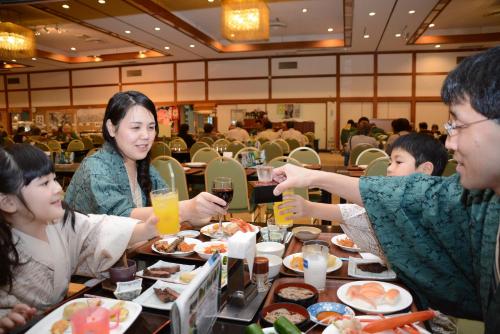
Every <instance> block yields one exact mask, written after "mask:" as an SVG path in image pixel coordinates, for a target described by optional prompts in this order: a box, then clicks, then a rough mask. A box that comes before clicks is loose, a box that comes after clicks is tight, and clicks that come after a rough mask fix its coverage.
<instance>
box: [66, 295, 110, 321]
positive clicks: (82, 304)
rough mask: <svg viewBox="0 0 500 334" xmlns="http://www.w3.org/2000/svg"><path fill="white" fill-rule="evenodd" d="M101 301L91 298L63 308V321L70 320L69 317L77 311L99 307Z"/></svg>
mask: <svg viewBox="0 0 500 334" xmlns="http://www.w3.org/2000/svg"><path fill="white" fill-rule="evenodd" d="M101 304H102V300H101V299H100V298H91V299H87V301H80V302H74V303H71V304H69V305H67V306H66V307H64V310H63V319H64V320H71V317H72V316H73V314H75V313H76V312H77V311H80V310H83V309H85V308H87V307H97V306H101Z"/></svg>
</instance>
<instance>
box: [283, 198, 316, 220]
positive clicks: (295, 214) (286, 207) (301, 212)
mask: <svg viewBox="0 0 500 334" xmlns="http://www.w3.org/2000/svg"><path fill="white" fill-rule="evenodd" d="M283 201H284V203H283V204H281V205H280V206H279V207H278V208H279V210H280V212H282V213H283V214H286V213H292V215H290V216H287V217H286V220H293V219H296V218H302V217H311V213H310V208H309V204H310V202H309V201H306V200H305V199H304V198H302V197H301V196H299V195H286V196H284V197H283Z"/></svg>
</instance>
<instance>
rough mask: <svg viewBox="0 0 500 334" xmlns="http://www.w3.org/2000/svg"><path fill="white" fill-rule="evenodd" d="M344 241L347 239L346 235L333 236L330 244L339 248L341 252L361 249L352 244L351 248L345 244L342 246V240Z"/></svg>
mask: <svg viewBox="0 0 500 334" xmlns="http://www.w3.org/2000/svg"><path fill="white" fill-rule="evenodd" d="M345 239H349V237H348V236H347V235H346V234H339V235H336V236H334V237H333V238H332V240H331V241H332V244H334V245H335V246H337V247H340V248H342V249H343V250H346V251H348V252H359V251H361V249H360V248H359V247H358V246H357V245H356V244H353V246H346V245H345V244H342V240H345ZM349 240H350V239H349Z"/></svg>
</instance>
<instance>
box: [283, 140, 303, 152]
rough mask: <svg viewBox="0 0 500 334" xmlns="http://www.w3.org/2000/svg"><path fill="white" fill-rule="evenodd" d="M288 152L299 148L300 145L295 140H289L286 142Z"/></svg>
mask: <svg viewBox="0 0 500 334" xmlns="http://www.w3.org/2000/svg"><path fill="white" fill-rule="evenodd" d="M286 142H287V144H288V147H289V148H290V151H293V150H295V149H296V148H297V147H300V143H299V141H298V140H297V139H293V138H289V139H287V140H286Z"/></svg>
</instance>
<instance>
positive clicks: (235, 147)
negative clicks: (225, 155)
mask: <svg viewBox="0 0 500 334" xmlns="http://www.w3.org/2000/svg"><path fill="white" fill-rule="evenodd" d="M244 147H245V144H243V143H242V142H240V141H237V140H235V141H232V142H231V143H230V144H229V145H228V146H227V149H226V152H233V157H235V156H236V153H238V152H239V151H240V150H241V149H242V148H244Z"/></svg>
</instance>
